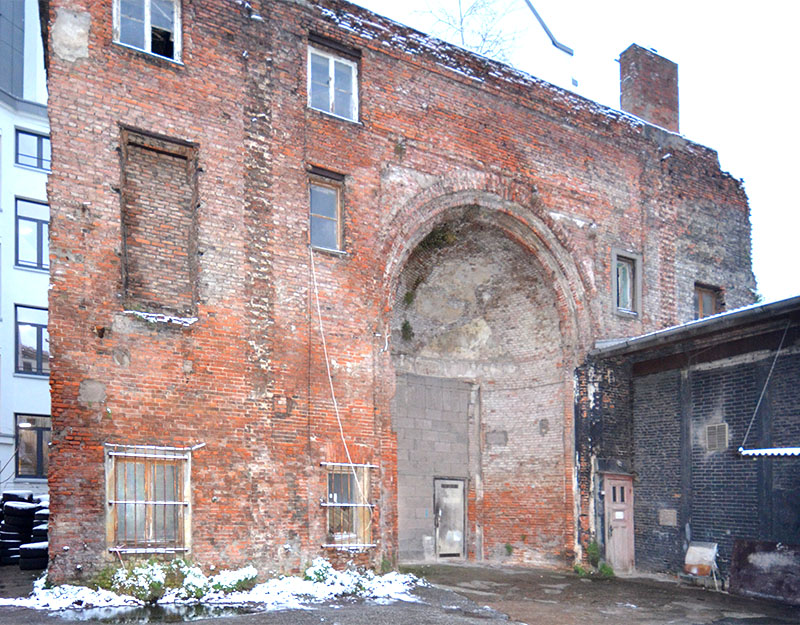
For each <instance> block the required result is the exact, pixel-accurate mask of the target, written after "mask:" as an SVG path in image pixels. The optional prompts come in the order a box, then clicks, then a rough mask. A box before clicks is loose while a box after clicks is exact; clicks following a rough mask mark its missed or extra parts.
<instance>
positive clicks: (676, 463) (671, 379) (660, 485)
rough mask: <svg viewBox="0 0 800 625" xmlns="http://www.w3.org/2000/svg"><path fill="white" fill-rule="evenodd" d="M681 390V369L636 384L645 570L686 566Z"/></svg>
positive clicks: (637, 516) (638, 521)
mask: <svg viewBox="0 0 800 625" xmlns="http://www.w3.org/2000/svg"><path fill="white" fill-rule="evenodd" d="M680 386H681V373H680V372H679V371H668V372H665V373H661V374H657V375H650V376H645V377H640V378H636V379H635V380H634V382H633V397H634V398H633V415H634V418H633V441H634V457H635V461H634V471H635V475H636V479H635V481H634V492H635V494H636V498H635V499H634V532H635V544H634V547H635V550H636V566H637V568H640V569H643V570H651V571H672V572H674V571H676V570H678V569H680V568H681V567H682V563H683V548H682V540H681V535H682V532H681V524H682V515H681V513H680V512H681V479H682V476H683V472H684V471H685V469H686V467H685V466H684V465H683V463H682V454H681V406H680ZM669 510H672V511H674V512H675V516H676V518H677V520H676V523H675V524H674V525H671V524H670V525H665V524H662V522H661V519H660V517H659V514H661V515H662V518H663V515H664V514H665V513H664V512H662V511H669ZM666 514H670V513H666Z"/></svg>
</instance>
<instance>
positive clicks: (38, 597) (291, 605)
mask: <svg viewBox="0 0 800 625" xmlns="http://www.w3.org/2000/svg"><path fill="white" fill-rule="evenodd" d="M140 570H141V571H145V573H140V574H139V575H140V577H142V578H143V579H141V583H142V584H149V583H151V582H153V580H154V579H155V581H158V573H157V572H156V573H154V572H153V571H152V570H146V568H145V567H142V568H141V569H140ZM131 573H133V571H132V572H131ZM131 573H129V574H128V575H129V578H130V577H131ZM254 574H255V569H253V568H252V567H248V568H246V569H242V570H240V571H230V572H222V573H220V574H218V575H216V576H214V577H211V578H206V577H205V576H204V575H203V574H202V573H201V572H200V571H199V569H197V568H196V567H191V569H190V571H189V574H188V575H186V576H185V579H184V581H183V585H182V586H181V587H179V588H171V589H167V590H165V591H164V593H163V596H162V597H161V598H160V599H158V604H159V605H180V604H197V603H202V604H204V605H209V606H214V605H226V606H234V605H257V606H258V609H259V610H286V609H303V608H307V607H310V606H312V605H314V604H318V603H320V602H323V601H329V600H331V599H334V598H337V597H342V596H358V597H362V598H368V599H371V600H372V601H373V602H377V603H390V602H393V601H407V602H416V601H418V600H417V598H416V597H414V596H413V595H412V594H411V590H412V589H413V588H414V587H415V586H417V585H420V584H423V583H424V582H421V581H420V580H418V579H417V578H416V577H414V576H413V575H403V574H400V573H394V572H393V573H388V574H386V575H380V576H377V575H373V574H372V573H370V572H366V573H359V572H356V571H336V570H334V569H333V568H332V567H331V566H330V565H329V564H328V563H327V562H326V561H324V560H322V559H318V560H315V561H314V563H313V565H312V566H311V567H310V568H309V569H308V570H307V571H306V574H305V576H304V577H303V578H301V577H280V578H275V579H270V580H268V581H266V582H264V583H261V584H257V585H256V586H254V587H253V588H252V589H250V590H242V591H232V592H225V591H222V590H215V589H214V587H215V586H216V587H220V586H222V587H225V585H226V583H227V582H229V581H230V580H234V581H235V580H237V579H241V578H243V577H248V576H254ZM45 585H46V584H45V577H44V576H42V577H41V578H40V579H39V580H37V581H36V583H35V584H34V590H33V592H32V593H31V595H30V596H29V597H19V598H12V599H3V598H0V606H15V607H24V608H33V609H36V610H49V611H54V610H66V609H74V608H81V609H83V608H110V607H115V608H118V607H126V606H128V607H134V606H141V605H144V603H145V602H144V601H142V600H141V599H136V598H135V597H133V596H131V595H126V594H122V593H119V592H112V591H109V590H102V589H98V590H94V589H91V588H87V587H85V586H71V585H62V586H55V587H52V588H46V587H45ZM198 589H202V590H200V591H198Z"/></svg>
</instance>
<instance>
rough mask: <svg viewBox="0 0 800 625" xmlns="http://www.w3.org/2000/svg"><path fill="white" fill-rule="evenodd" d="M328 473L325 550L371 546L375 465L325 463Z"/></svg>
mask: <svg viewBox="0 0 800 625" xmlns="http://www.w3.org/2000/svg"><path fill="white" fill-rule="evenodd" d="M323 466H324V467H326V469H327V471H328V476H327V477H328V498H327V500H326V501H324V502H323V503H322V505H323V507H325V508H326V509H327V513H328V534H327V542H326V544H325V545H324V546H326V547H337V546H341V545H345V546H350V547H371V546H373V545H372V542H371V540H372V530H371V524H372V523H371V521H372V504H370V503H369V469H370V468H374V466H373V465H363V464H348V463H342V464H338V463H323Z"/></svg>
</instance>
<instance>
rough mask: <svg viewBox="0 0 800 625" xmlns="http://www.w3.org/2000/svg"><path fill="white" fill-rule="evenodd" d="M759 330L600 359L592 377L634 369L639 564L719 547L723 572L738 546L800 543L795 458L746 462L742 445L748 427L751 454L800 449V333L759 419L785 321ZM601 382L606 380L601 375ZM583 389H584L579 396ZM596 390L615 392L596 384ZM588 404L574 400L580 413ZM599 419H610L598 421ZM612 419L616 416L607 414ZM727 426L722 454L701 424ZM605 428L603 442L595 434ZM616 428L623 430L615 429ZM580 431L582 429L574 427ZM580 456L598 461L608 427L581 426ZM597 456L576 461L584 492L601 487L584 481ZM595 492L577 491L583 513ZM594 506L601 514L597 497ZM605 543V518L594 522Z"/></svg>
mask: <svg viewBox="0 0 800 625" xmlns="http://www.w3.org/2000/svg"><path fill="white" fill-rule="evenodd" d="M763 325H764V326H765V329H764V330H759V329H755V330H754V329H752V328H748V327H747V326H745V327H743V328H741V329H738V328H734V329H733V330H730V331H728V332H727V334H719V335H716V336H712V337H710V338H705V339H702V340H689V339H687V340H686V341H684V342H681V341H679V340H678V341H676V342H675V343H674V344H673V345H671V346H667V347H661V348H654V349H651V350H647V351H644V352H640V353H635V352H634V353H633V354H631V355H630V356H629V357H628V358H627V359H626V357H625V356H617V357H615V358H613V359H609V360H607V361H595V362H593V364H592V370H593V371H594V372H597V371H603V368H604V367H619V366H620V363H621V362H623V363H624V362H626V361H627V362H628V366H629V367H630V368H631V369H632V372H633V374H634V375H633V376H632V377H630V378H628V379H624V380H623V384H630V388H631V393H632V401H631V403H630V408H629V412H627V419H629V420H630V422H631V423H632V444H633V469H634V475H635V481H634V489H635V510H634V512H635V523H634V527H635V537H636V544H635V548H636V566H637V568H639V569H640V570H650V571H666V572H676V571H679V570H682V568H683V561H684V554H685V549H686V546H687V541H688V540H695V541H706V542H715V543H718V545H719V558H718V564H719V566H720V570H721V572H722V575H723V576H727V575H728V573H729V569H730V563H731V555H732V551H733V546H734V542H735V541H736V540H737V539H743V540H762V541H774V542H786V543H794V542H797V536H798V532H799V531H800V525H799V524H800V520H799V519H800V497H798V495H799V494H800V458H798V457H796V456H778V457H758V458H747V457H743V456H742V455H740V454H739V452H738V448H739V446H740V445H741V444H742V442H743V441H744V437H745V433H746V431H747V428H748V426H749V425H750V423H751V421H752V424H753V425H752V429H751V431H750V434H749V435H748V438H747V442H746V445H745V448H747V449H755V448H763V447H796V446H797V445H798V442H800V436H799V435H798V429H800V409H798V405H800V403H799V402H800V390H799V389H800V386H799V385H798V380H800V351H799V350H798V346H800V330H798V326H797V322H796V321H793V322H792V324H791V326H790V328H789V330H788V332H787V334H786V339H785V342H784V345H783V348H782V350H781V353H780V356H779V358H778V359H777V361H776V362H775V368H774V371H773V372H772V375H771V377H770V378H769V384H768V385H767V387H766V392H765V394H764V398H763V400H762V403H761V405H760V407H759V410H758V413H757V415H756V416H755V418H753V413H754V410H755V408H756V405H757V403H758V399H759V395H760V394H761V391H762V389H763V388H764V385H765V382H766V381H767V378H768V376H769V371H770V368H771V366H772V363H773V359H774V355H775V350H776V349H777V347H778V345H779V343H780V340H781V337H782V336H783V330H784V329H785V328H786V323H785V322H780V321H776V322H772V321H770V320H769V319H766V320H765V321H764V322H763ZM595 379H597V380H602V375H600V376H598V375H597V374H596V373H595ZM582 388H583V387H581V389H582ZM596 389H597V390H596V395H597V396H599V397H602V396H603V394H605V393H608V394H618V393H619V389H618V388H617V386H616V385H615V384H610V383H609V382H608V381H606V382H605V383H603V382H602V381H600V382H599V383H598V386H597V387H596ZM580 408H581V406H580V405H579V411H580ZM596 418H597V419H605V418H606V415H605V414H602V413H601V414H599V415H597V417H596ZM607 418H608V420H609V421H610V422H611V423H616V422H618V421H619V420H620V418H622V419H624V418H625V417H622V416H621V415H613V414H612V415H609V416H608V417H607ZM722 423H726V424H727V425H728V431H729V434H728V446H727V448H726V449H721V450H716V451H715V450H709V448H708V444H707V439H706V428H707V426H709V425H718V424H722ZM600 431H602V436H601V435H600V433H599V432H600ZM616 431H623V432H624V430H619V429H617V430H616ZM579 432H580V433H581V434H584V431H582V430H580V429H579ZM585 435H586V437H587V439H588V440H590V441H591V445H590V444H587V443H585V442H582V441H581V440H579V449H580V450H581V454H584V453H586V451H584V450H587V449H588V450H591V452H592V453H594V454H595V458H596V459H599V458H601V457H603V455H602V454H603V452H604V448H603V446H602V445H601V444H598V442H597V441H598V440H600V441H602V440H604V439H605V437H606V432H605V429H604V428H603V429H602V430H598V428H597V427H595V428H594V429H589V430H586V431H585ZM590 459H591V456H590V457H589V459H585V458H584V457H583V455H582V456H581V458H580V463H581V464H580V468H581V476H582V481H581V489H587V488H591V487H592V486H594V488H595V489H597V486H598V485H597V483H596V482H592V481H591V480H590V479H589V477H588V474H587V471H588V470H589V463H590ZM589 501H590V495H589V494H588V493H587V494H584V493H583V492H582V498H581V502H582V505H583V506H584V510H588V504H589ZM594 503H595V506H596V508H597V510H598V517H601V516H602V514H601V512H600V511H601V508H602V501H601V500H600V499H599V498H597V499H596V500H595V502H594ZM596 528H597V532H598V534H599V535H600V536H602V531H603V529H602V520H601V518H598V519H597V520H596Z"/></svg>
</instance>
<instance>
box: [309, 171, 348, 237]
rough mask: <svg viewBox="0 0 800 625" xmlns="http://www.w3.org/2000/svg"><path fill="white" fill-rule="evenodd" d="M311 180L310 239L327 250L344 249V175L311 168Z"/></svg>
mask: <svg viewBox="0 0 800 625" xmlns="http://www.w3.org/2000/svg"><path fill="white" fill-rule="evenodd" d="M311 173H312V177H311V179H310V181H309V239H310V242H311V245H312V246H314V247H317V248H321V249H324V250H333V251H341V249H342V227H341V224H342V219H341V216H342V183H343V182H344V176H343V175H342V174H336V173H334V172H330V171H326V170H322V169H320V168H318V167H312V168H311Z"/></svg>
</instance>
